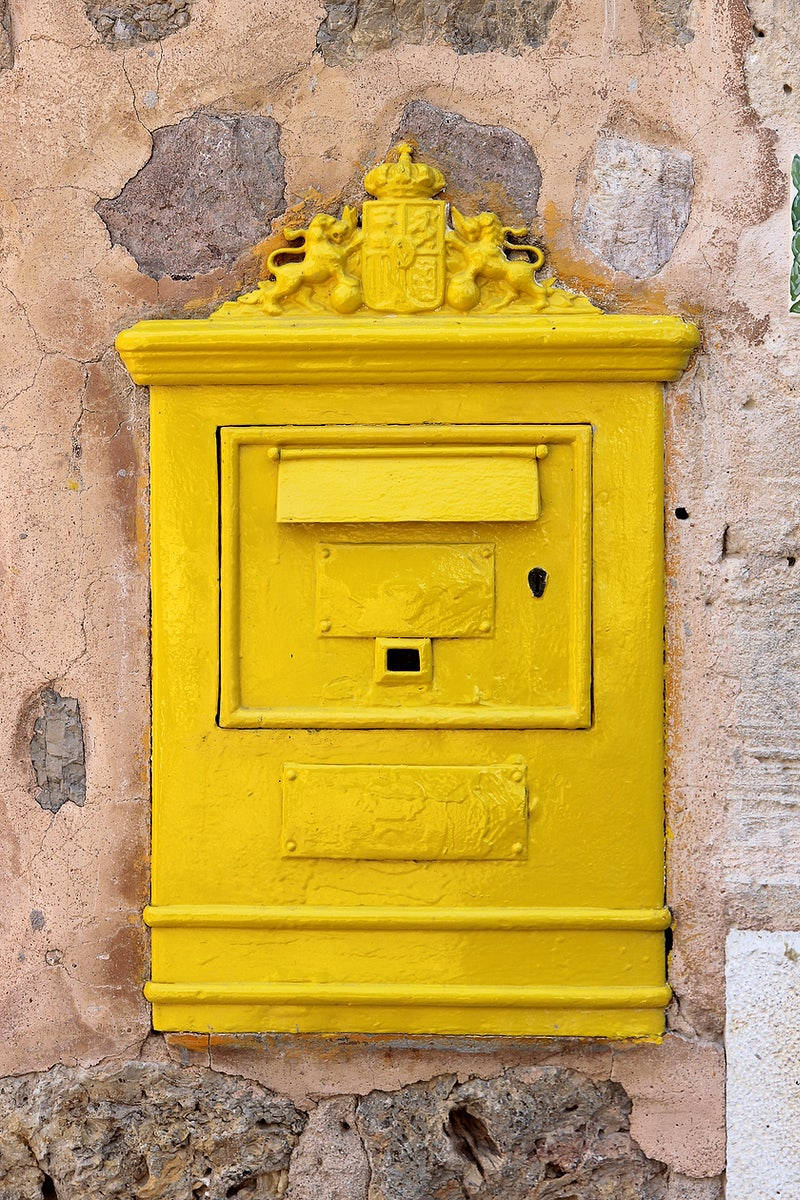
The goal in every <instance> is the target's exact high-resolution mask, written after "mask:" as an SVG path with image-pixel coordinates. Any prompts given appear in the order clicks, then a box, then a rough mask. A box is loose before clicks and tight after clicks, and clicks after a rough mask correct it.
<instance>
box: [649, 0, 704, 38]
mask: <svg viewBox="0 0 800 1200" xmlns="http://www.w3.org/2000/svg"><path fill="white" fill-rule="evenodd" d="M691 11H692V0H644V18H645V25H646V26H647V28H648V30H649V31H650V32H651V33H654V34H656V36H660V37H661V38H663V39H665V40H667V39H668V40H669V41H673V42H677V43H678V45H679V46H685V45H687V44H688V43H689V42H690V41H691V40H692V38H693V37H694V30H693V29H690V28H689V18H690V15H691Z"/></svg>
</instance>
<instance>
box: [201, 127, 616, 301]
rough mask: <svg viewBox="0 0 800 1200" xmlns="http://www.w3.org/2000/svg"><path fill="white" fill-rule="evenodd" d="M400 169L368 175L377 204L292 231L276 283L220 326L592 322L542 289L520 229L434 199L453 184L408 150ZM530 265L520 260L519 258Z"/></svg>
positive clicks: (533, 252) (548, 286)
mask: <svg viewBox="0 0 800 1200" xmlns="http://www.w3.org/2000/svg"><path fill="white" fill-rule="evenodd" d="M395 153H396V161H394V160H393V161H391V162H390V161H387V162H382V163H380V164H379V165H378V166H376V167H373V168H372V170H371V171H368V172H367V175H366V177H365V179H364V187H365V189H366V190H367V191H368V192H369V193H370V195H372V196H374V197H375V199H374V200H367V201H365V202H364V204H363V205H362V209H361V221H360V223H359V214H358V211H357V209H355V208H351V207H349V206H347V207H345V208H344V209H343V211H342V215H341V216H340V217H336V216H333V215H331V214H330V213H324V212H323V213H317V214H316V215H315V216H314V217H312V219H311V220H310V221H309V223H308V226H307V227H306V228H303V229H294V228H286V229H285V230H284V235H285V237H286V241H287V242H288V243H291V244H290V245H286V246H280V247H279V248H278V249H277V250H273V251H272V253H271V254H270V255H269V258H268V259H267V269H268V273H269V274H270V275H271V278H269V279H262V280H261V281H260V282H259V284H258V287H257V288H256V289H255V291H252V292H247V293H245V295H243V296H240V297H239V299H238V300H236V301H233V302H230V303H228V304H223V305H222V307H221V308H219V309H218V310H217V311H216V313H214V314H213V315H214V318H215V319H217V320H227V319H235V320H242V319H246V318H245V314H247V316H248V317H250V318H257V317H258V316H259V315H260V314H264V315H265V316H270V317H278V316H281V315H282V314H284V313H285V314H295V315H299V314H302V313H307V314H321V315H324V314H330V313H335V314H338V315H339V316H350V315H352V314H354V313H364V312H370V311H372V312H375V313H398V314H400V313H403V314H405V313H426V312H428V313H429V312H434V311H438V312H453V313H469V312H476V313H492V312H499V311H500V310H508V311H509V312H511V313H545V312H547V313H553V312H570V313H594V312H596V311H597V310H596V309H595V307H594V305H593V304H592V303H591V302H590V301H589V300H588V299H587V298H586V297H585V296H580V295H573V294H571V293H570V292H567V291H565V290H564V289H563V288H559V287H555V286H554V283H555V281H554V280H553V279H544V280H542V281H541V282H539V280H537V278H536V272H537V270H538V269H539V267H541V265H542V262H543V260H544V255H543V254H542V251H541V250H540V249H539V248H538V247H537V246H531V245H526V244H524V243H523V241H522V239H523V238H524V237H525V236H526V233H527V230H526V229H525V228H523V227H522V226H518V227H514V226H509V225H504V224H503V223H502V221H501V220H500V217H498V216H497V214H496V213H492V212H482V213H478V214H477V215H476V216H474V217H470V216H464V215H462V214H461V213H460V212H458V211H457V210H456V209H455V208H453V209H452V211H451V214H450V215H451V216H452V220H453V225H452V227H451V226H450V225H449V224H448V205H447V204H446V203H445V201H444V200H442V199H436V198H435V197H437V196H438V194H439V192H441V191H442V190H443V189H444V186H445V178H444V175H442V173H441V171H439V170H438V169H437V168H436V167H432V166H429V165H428V164H426V163H417V162H413V161H412V153H413V151H412V148H411V146H410V145H408V143H406V142H401V144H400V145H399V146H398V147H397V149H396V152H395ZM521 255H522V256H524V257H520V256H521Z"/></svg>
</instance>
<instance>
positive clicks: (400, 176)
mask: <svg viewBox="0 0 800 1200" xmlns="http://www.w3.org/2000/svg"><path fill="white" fill-rule="evenodd" d="M396 153H397V162H382V163H381V164H380V166H378V167H373V168H372V170H371V171H367V173H366V175H365V176H364V188H365V190H366V191H368V192H369V193H370V195H371V196H378V197H380V198H381V199H383V198H387V199H392V200H407V199H409V198H410V197H419V196H425V197H426V198H428V199H430V198H431V197H432V196H435V195H436V193H437V192H440V191H441V190H442V188H443V187H444V185H445V178H444V175H443V174H442V172H441V171H437V169H436V167H429V166H427V165H426V164H425V163H415V162H412V161H411V155H412V154H413V153H414V151H413V148H412V147H411V146H409V144H408V142H401V143H400V145H399V146H397V148H396Z"/></svg>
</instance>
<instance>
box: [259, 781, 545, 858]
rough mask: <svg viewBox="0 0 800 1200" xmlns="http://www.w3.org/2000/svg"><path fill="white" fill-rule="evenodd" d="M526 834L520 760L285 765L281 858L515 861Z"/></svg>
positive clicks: (523, 850)
mask: <svg viewBox="0 0 800 1200" xmlns="http://www.w3.org/2000/svg"><path fill="white" fill-rule="evenodd" d="M527 832H528V804H527V787H526V771H525V767H524V766H523V765H522V764H520V763H518V762H511V763H496V764H493V765H491V766H468V767H465V766H448V767H431V766H394V765H387V766H378V765H357V766H328V765H324V766H317V765H304V764H300V763H287V764H286V765H285V766H284V770H283V829H282V847H281V852H282V854H283V857H284V858H334V859H418V860H425V861H446V860H448V859H520V860H521V859H524V858H526V857H527V844H528V836H527Z"/></svg>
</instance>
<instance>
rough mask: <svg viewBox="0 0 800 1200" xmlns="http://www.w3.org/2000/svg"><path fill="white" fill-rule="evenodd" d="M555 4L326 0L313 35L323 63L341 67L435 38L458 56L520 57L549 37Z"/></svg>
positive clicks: (534, 0) (551, 0)
mask: <svg viewBox="0 0 800 1200" xmlns="http://www.w3.org/2000/svg"><path fill="white" fill-rule="evenodd" d="M557 4H558V0H497V3H494V4H485V3H484V2H483V0H329V2H328V4H327V7H326V13H325V18H324V20H323V22H322V24H321V25H320V27H319V32H318V34H317V48H318V49H319V50H321V51H322V53H323V56H324V58H325V61H326V62H329V63H335V64H342V63H347V62H348V61H351V60H352V59H359V58H365V57H366V56H367V55H368V54H371V53H373V52H374V51H376V50H387V49H389V48H390V47H392V46H396V45H398V44H399V43H401V42H411V43H412V44H414V45H419V44H421V43H423V42H432V41H435V40H437V39H439V38H444V40H445V41H446V42H447V43H448V44H449V45H450V46H452V48H453V49H454V50H455V51H456V52H457V53H458V54H480V53H483V52H485V51H487V50H504V51H505V52H506V53H509V52H511V53H514V52H515V51H516V52H517V53H519V51H521V50H522V49H524V48H525V47H526V46H540V45H541V44H542V42H543V41H544V39H545V38H546V37H547V30H548V27H549V25H550V21H551V18H552V16H553V13H554V12H555V10H556V6H557Z"/></svg>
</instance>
